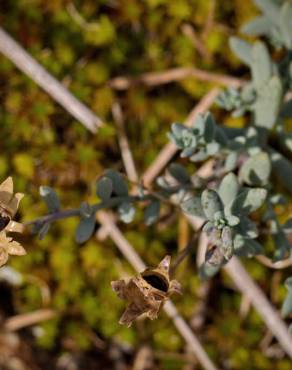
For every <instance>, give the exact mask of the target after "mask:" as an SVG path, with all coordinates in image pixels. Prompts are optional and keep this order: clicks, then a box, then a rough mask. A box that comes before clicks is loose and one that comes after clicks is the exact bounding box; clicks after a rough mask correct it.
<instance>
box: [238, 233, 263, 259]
mask: <svg viewBox="0 0 292 370" xmlns="http://www.w3.org/2000/svg"><path fill="white" fill-rule="evenodd" d="M233 247H234V253H235V254H236V255H237V256H239V257H253V256H256V255H258V254H262V253H263V247H262V246H261V244H259V243H258V242H257V241H256V240H253V239H250V238H246V237H244V236H242V235H240V234H236V235H235V237H234V239H233Z"/></svg>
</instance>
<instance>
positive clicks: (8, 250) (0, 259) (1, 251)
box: [0, 231, 26, 267]
mask: <svg viewBox="0 0 292 370" xmlns="http://www.w3.org/2000/svg"><path fill="white" fill-rule="evenodd" d="M25 254H26V252H25V249H24V248H23V246H22V245H21V244H19V243H18V242H16V241H15V240H13V239H12V238H11V237H8V236H7V235H6V233H5V232H4V231H2V232H0V267H1V266H3V265H4V264H5V263H6V262H7V260H8V257H9V255H15V256H23V255H25Z"/></svg>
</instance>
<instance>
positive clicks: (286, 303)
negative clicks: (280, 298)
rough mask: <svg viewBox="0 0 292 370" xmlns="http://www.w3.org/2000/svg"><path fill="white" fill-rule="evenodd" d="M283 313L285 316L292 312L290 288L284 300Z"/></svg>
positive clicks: (291, 292)
mask: <svg viewBox="0 0 292 370" xmlns="http://www.w3.org/2000/svg"><path fill="white" fill-rule="evenodd" d="M281 313H282V316H283V317H284V318H286V317H287V316H289V315H290V314H291V313H292V291H291V290H289V291H288V293H287V295H286V298H285V300H284V302H283V305H282V308H281Z"/></svg>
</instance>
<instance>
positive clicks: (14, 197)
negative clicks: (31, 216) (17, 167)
mask: <svg viewBox="0 0 292 370" xmlns="http://www.w3.org/2000/svg"><path fill="white" fill-rule="evenodd" d="M23 195H24V194H22V193H16V194H13V180H12V177H8V178H7V179H6V180H5V181H3V182H2V184H0V231H2V230H5V231H12V232H22V231H23V225H22V224H20V223H18V222H15V221H12V219H13V217H14V215H15V213H16V211H17V209H18V206H19V203H20V201H21V199H22V198H23Z"/></svg>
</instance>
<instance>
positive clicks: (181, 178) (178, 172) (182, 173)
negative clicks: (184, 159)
mask: <svg viewBox="0 0 292 370" xmlns="http://www.w3.org/2000/svg"><path fill="white" fill-rule="evenodd" d="M168 171H169V173H170V174H171V176H172V177H174V178H175V179H176V180H177V181H178V182H179V183H181V184H186V183H188V182H190V176H189V174H188V172H187V170H186V169H185V168H184V167H183V166H182V165H180V164H177V163H172V164H171V165H170V166H169V167H168Z"/></svg>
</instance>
